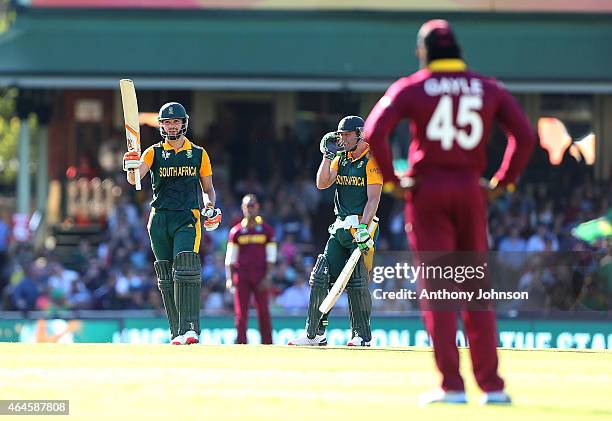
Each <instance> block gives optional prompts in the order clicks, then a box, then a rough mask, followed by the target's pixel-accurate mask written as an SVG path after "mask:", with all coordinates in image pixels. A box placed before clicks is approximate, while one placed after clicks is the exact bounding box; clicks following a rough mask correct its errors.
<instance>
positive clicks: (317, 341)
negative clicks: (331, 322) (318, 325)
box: [287, 333, 327, 346]
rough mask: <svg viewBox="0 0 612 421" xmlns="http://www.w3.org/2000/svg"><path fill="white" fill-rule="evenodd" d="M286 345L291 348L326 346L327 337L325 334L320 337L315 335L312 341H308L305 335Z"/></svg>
mask: <svg viewBox="0 0 612 421" xmlns="http://www.w3.org/2000/svg"><path fill="white" fill-rule="evenodd" d="M287 345H292V346H326V345H327V337H326V336H325V333H324V334H322V335H316V336H315V337H314V338H313V339H310V338H309V337H308V336H306V334H304V335H303V336H300V337H299V338H297V339H294V340H292V341H289V342H288V343H287Z"/></svg>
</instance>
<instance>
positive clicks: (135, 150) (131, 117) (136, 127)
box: [119, 79, 140, 190]
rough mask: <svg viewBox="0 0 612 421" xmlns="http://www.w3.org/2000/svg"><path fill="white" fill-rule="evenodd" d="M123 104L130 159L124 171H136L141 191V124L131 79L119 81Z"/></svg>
mask: <svg viewBox="0 0 612 421" xmlns="http://www.w3.org/2000/svg"><path fill="white" fill-rule="evenodd" d="M119 88H120V89H121V103H122V104H123V120H124V122H125V138H126V139H127V150H128V152H127V154H126V156H128V154H129V158H128V159H127V160H124V161H123V169H124V171H130V170H131V171H134V172H135V176H134V179H135V181H136V190H140V170H139V167H140V123H139V121H138V101H137V100H136V88H135V87H134V82H132V81H131V80H130V79H121V80H120V81H119Z"/></svg>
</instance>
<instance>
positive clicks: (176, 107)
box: [157, 102, 189, 140]
mask: <svg viewBox="0 0 612 421" xmlns="http://www.w3.org/2000/svg"><path fill="white" fill-rule="evenodd" d="M176 118H178V119H181V120H182V121H183V124H182V126H181V129H180V130H179V132H178V133H177V134H176V135H170V134H168V133H166V130H165V129H164V127H163V126H162V125H161V122H162V121H163V120H173V119H176ZM157 121H158V122H159V123H160V125H159V133H160V134H161V136H162V137H163V138H164V139H167V140H177V139H180V137H181V136H183V135H185V133H187V126H188V125H189V115H188V114H187V111H186V110H185V107H183V106H182V105H181V104H179V103H178V102H168V103H166V104H164V105H162V107H161V108H160V109H159V115H158V116H157Z"/></svg>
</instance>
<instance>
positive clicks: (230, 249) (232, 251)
mask: <svg viewBox="0 0 612 421" xmlns="http://www.w3.org/2000/svg"><path fill="white" fill-rule="evenodd" d="M237 260H238V245H237V244H235V243H230V242H228V243H227V250H226V251H225V266H231V265H234V264H236V261H237Z"/></svg>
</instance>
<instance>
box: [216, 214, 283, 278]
mask: <svg viewBox="0 0 612 421" xmlns="http://www.w3.org/2000/svg"><path fill="white" fill-rule="evenodd" d="M256 221H257V223H256V224H255V226H253V227H251V228H248V227H247V223H246V219H243V220H242V221H240V222H239V223H237V224H236V225H234V226H233V227H232V229H231V230H230V232H229V239H228V241H229V242H230V243H234V245H235V246H236V247H237V248H238V258H237V260H236V263H235V264H234V267H235V268H236V271H237V273H238V276H243V275H244V274H248V275H249V276H251V275H252V276H253V277H262V276H264V275H265V274H266V270H267V262H266V245H267V244H269V243H275V242H276V239H275V237H274V229H273V228H272V227H271V226H270V225H268V224H265V223H264V222H263V220H262V218H261V217H257V218H256Z"/></svg>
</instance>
